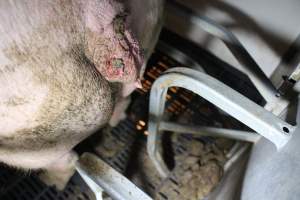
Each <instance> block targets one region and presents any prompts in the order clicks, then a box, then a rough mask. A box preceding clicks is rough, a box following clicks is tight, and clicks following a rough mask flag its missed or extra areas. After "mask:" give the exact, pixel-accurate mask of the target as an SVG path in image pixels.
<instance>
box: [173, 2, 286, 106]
mask: <svg viewBox="0 0 300 200" xmlns="http://www.w3.org/2000/svg"><path fill="white" fill-rule="evenodd" d="M167 9H169V10H174V12H176V14H178V15H180V16H182V17H183V18H186V19H189V20H190V21H191V22H192V23H195V24H196V25H198V26H199V27H201V28H202V29H203V30H204V31H206V32H207V33H209V34H211V35H213V36H215V37H217V38H219V39H220V40H222V41H223V42H224V43H225V44H226V46H227V47H228V49H229V50H230V51H231V53H232V55H233V56H234V57H235V58H236V59H237V61H238V62H239V63H240V64H241V67H238V69H239V70H241V71H242V72H244V73H245V74H246V75H248V76H249V78H250V80H251V81H252V82H253V84H254V85H255V86H256V88H257V90H258V91H259V92H260V93H261V95H262V96H263V97H264V98H265V100H266V101H267V104H268V106H267V108H268V110H273V109H276V106H277V105H278V104H279V103H282V102H284V101H285V100H284V99H282V98H280V97H277V96H276V94H277V90H276V88H275V86H274V85H273V84H272V82H271V81H270V80H269V78H268V77H267V76H266V75H265V73H264V72H263V71H262V69H261V68H260V66H259V65H258V64H257V62H256V61H255V60H254V58H253V57H252V56H251V55H250V54H249V52H248V51H247V50H246V49H245V47H244V46H243V45H242V43H241V42H240V41H239V39H238V38H237V37H236V36H235V35H234V34H233V33H232V32H231V31H230V30H228V29H227V28H226V27H224V26H222V25H220V24H219V23H217V22H215V21H214V20H212V19H210V18H208V17H206V16H203V15H199V14H197V13H195V12H193V11H192V10H190V9H189V8H187V7H185V6H182V5H180V3H177V2H175V1H172V2H169V3H168V4H167Z"/></svg>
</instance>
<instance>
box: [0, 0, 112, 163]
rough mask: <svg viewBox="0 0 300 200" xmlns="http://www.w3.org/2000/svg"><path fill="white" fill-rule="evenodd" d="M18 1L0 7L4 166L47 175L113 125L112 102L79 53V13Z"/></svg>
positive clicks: (66, 7)
mask: <svg viewBox="0 0 300 200" xmlns="http://www.w3.org/2000/svg"><path fill="white" fill-rule="evenodd" d="M9 2H13V1H9ZM17 2H18V1H15V4H13V3H11V4H10V3H8V2H7V3H5V2H2V3H0V9H1V14H0V22H3V23H2V24H1V25H0V33H1V38H0V161H3V162H5V163H7V164H11V165H13V166H20V167H23V168H41V167H43V166H45V165H47V164H49V163H50V162H51V161H53V160H55V159H57V158H58V157H59V156H62V155H63V154H64V153H66V152H68V151H70V149H71V148H72V147H73V146H74V145H76V144H77V143H78V142H80V141H81V140H82V139H84V138H85V137H87V136H88V135H89V134H91V133H92V132H93V131H95V130H97V129H98V128H100V127H101V126H102V125H103V124H105V123H107V121H108V120H109V118H110V116H111V112H112V107H113V99H112V94H111V89H110V86H109V84H108V82H107V81H106V80H104V78H102V77H101V75H100V74H99V73H98V72H97V71H96V69H95V68H94V66H92V64H90V63H89V61H88V60H87V59H86V57H85V56H84V53H83V51H84V46H80V45H82V43H83V42H82V40H83V37H84V36H83V34H81V33H82V27H80V25H79V24H80V23H79V22H80V20H81V18H80V16H77V15H76V14H74V13H80V12H79V11H76V10H74V8H75V7H74V6H73V5H71V4H67V5H61V6H58V7H57V6H56V4H54V3H53V5H55V6H56V7H51V1H47V2H48V4H49V5H42V6H40V8H39V7H34V6H38V5H40V4H41V3H39V4H34V2H35V1H32V5H31V1H28V3H27V4H24V3H20V4H19V5H18V3H17ZM45 2H46V1H45ZM49 2H50V3H49ZM4 4H5V5H4ZM6 4H7V5H6ZM22 6H23V7H24V6H25V7H26V8H23V7H22ZM2 11H3V12H2ZM5 12H7V13H5ZM21 12H24V13H21ZM40 13H47V14H44V15H41V14H40ZM60 13H63V14H60ZM25 17H26V18H25ZM4 22H5V23H4ZM41 23H42V24H41ZM66 23H68V26H65V24H66ZM29 26H36V27H30V28H28V27H29ZM27 28H28V29H27ZM16 30H18V31H16ZM16 32H17V33H18V34H15V33H16Z"/></svg>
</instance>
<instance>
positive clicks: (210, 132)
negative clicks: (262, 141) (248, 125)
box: [159, 122, 260, 143]
mask: <svg viewBox="0 0 300 200" xmlns="http://www.w3.org/2000/svg"><path fill="white" fill-rule="evenodd" d="M159 131H172V132H175V133H191V134H197V135H203V136H213V137H226V138H230V139H234V140H242V141H246V142H253V143H254V142H257V141H258V140H259V138H260V135H258V134H256V133H254V132H249V131H239V130H233V129H225V128H215V127H206V126H191V125H184V124H178V123H174V122H161V123H160V125H159Z"/></svg>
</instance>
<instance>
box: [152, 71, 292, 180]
mask: <svg viewBox="0 0 300 200" xmlns="http://www.w3.org/2000/svg"><path fill="white" fill-rule="evenodd" d="M169 87H182V88H185V89H188V90H190V91H193V92H194V93H196V94H198V95H199V96H201V97H203V98H204V99H206V100H208V101H210V102H211V103H213V104H214V105H216V106H217V107H219V108H220V109H222V110H223V111H225V112H227V113H228V114H229V115H231V116H233V117H235V118H236V119H238V120H239V121H241V122H243V123H244V124H246V125H248V126H249V127H250V128H252V129H253V130H254V131H256V132H257V133H259V134H260V135H262V136H264V137H266V138H267V139H268V140H270V141H271V142H273V143H274V144H275V145H276V146H277V148H281V147H282V146H284V145H285V144H286V143H287V142H288V141H289V139H290V138H291V134H292V133H293V131H294V129H295V127H293V126H291V125H290V124H288V123H286V122H284V121H282V120H281V119H279V118H278V117H277V116H275V115H273V114H272V113H271V112H269V111H267V110H265V109H263V108H262V107H260V106H259V105H257V104H255V103H254V102H252V101H251V100H249V99H247V98H246V97H244V96H243V95H241V94H239V93H238V92H236V91H235V90H233V89H231V88H230V87H228V86H226V85H224V84H223V83H221V82H220V81H218V80H216V79H214V78H212V77H210V76H208V75H206V74H204V73H201V72H198V71H196V70H192V69H188V68H180V67H178V68H172V69H170V70H168V71H167V72H166V73H165V74H164V75H162V76H161V77H159V78H158V79H157V80H156V81H155V82H154V84H153V86H152V89H151V93H150V107H149V124H148V131H149V135H148V145H147V148H148V153H149V156H150V158H151V159H152V161H153V163H154V165H155V166H156V168H157V169H158V171H159V173H160V174H161V175H162V176H164V177H166V176H167V175H168V173H169V170H168V168H167V167H166V165H165V163H164V160H163V158H162V155H161V153H160V149H159V148H160V138H159V137H160V134H159V131H160V128H159V127H160V125H161V122H162V116H163V112H164V106H165V98H166V94H167V91H168V88H169Z"/></svg>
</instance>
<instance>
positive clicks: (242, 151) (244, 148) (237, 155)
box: [224, 143, 250, 172]
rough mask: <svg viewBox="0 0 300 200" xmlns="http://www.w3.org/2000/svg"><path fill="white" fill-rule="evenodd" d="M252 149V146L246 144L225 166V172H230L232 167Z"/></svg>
mask: <svg viewBox="0 0 300 200" xmlns="http://www.w3.org/2000/svg"><path fill="white" fill-rule="evenodd" d="M249 148H250V144H249V143H248V144H244V145H243V146H242V147H241V148H240V149H239V150H238V151H237V152H236V153H235V154H233V156H232V157H231V158H230V159H229V160H227V162H226V163H225V165H224V171H225V172H226V171H228V170H229V169H230V168H231V167H232V165H233V164H234V163H235V162H236V161H237V160H239V159H240V158H241V156H242V155H243V154H244V153H245V152H246V151H247V150H248V149H249Z"/></svg>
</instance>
